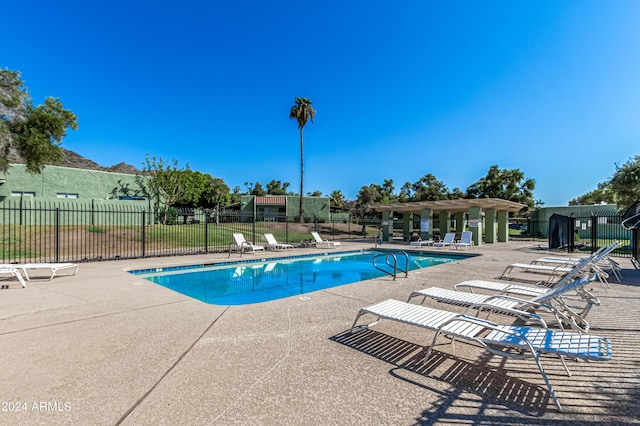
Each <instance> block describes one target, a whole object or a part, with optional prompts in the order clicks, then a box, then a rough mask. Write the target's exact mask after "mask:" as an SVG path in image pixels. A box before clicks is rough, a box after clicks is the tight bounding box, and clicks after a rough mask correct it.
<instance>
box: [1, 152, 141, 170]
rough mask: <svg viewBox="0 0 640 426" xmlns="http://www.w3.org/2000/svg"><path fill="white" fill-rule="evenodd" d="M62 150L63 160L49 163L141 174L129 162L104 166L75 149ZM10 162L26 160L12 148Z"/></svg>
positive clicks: (16, 162)
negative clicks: (76, 151)
mask: <svg viewBox="0 0 640 426" xmlns="http://www.w3.org/2000/svg"><path fill="white" fill-rule="evenodd" d="M60 149H61V150H62V161H60V163H57V164H53V163H47V164H50V165H52V166H63V167H72V168H74V169H86V170H99V171H103V172H113V173H126V174H129V175H136V174H139V173H140V171H139V170H138V169H136V168H135V167H134V166H132V165H131V164H127V163H124V162H122V163H118V164H116V165H114V166H111V167H103V166H101V165H100V164H98V163H96V162H95V161H92V160H89V159H87V158H84V157H83V156H81V155H79V154H76V153H75V152H73V151H69V150H68V149H64V148H62V147H61V148H60ZM8 158H9V162H10V163H15V164H24V163H25V161H24V160H23V159H22V157H20V155H18V153H17V152H16V151H15V150H11V152H10V153H9V155H8Z"/></svg>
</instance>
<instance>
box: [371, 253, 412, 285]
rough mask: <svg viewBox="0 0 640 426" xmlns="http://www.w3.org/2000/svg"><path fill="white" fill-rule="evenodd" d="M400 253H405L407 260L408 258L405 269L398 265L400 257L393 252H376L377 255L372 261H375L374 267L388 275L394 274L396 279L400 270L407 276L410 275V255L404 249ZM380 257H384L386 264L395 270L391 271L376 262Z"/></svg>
mask: <svg viewBox="0 0 640 426" xmlns="http://www.w3.org/2000/svg"><path fill="white" fill-rule="evenodd" d="M398 254H399V255H400V254H401V255H403V256H404V258H405V260H406V262H405V267H404V269H402V268H400V267H399V266H398V258H397V257H396V255H395V254H393V253H380V254H376V255H375V256H373V259H371V262H372V263H373V267H374V268H376V269H377V270H379V271H382V272H384V273H385V274H387V275H390V276H392V277H393V279H394V280H395V279H396V276H397V275H398V271H400V272H404V276H405V278H406V277H408V276H409V255H408V254H407V253H406V252H404V251H401V252H398ZM379 257H384V261H385V263H386V266H388V267H390V268H391V269H393V272H390V271H389V270H387V269H385V268H383V267H380V266H378V264H377V263H376V260H377V259H378V258H379Z"/></svg>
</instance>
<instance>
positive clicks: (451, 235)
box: [433, 232, 456, 248]
mask: <svg viewBox="0 0 640 426" xmlns="http://www.w3.org/2000/svg"><path fill="white" fill-rule="evenodd" d="M455 238H456V234H455V232H447V233H446V234H444V238H443V239H442V241H436V242H435V243H433V246H434V247H442V248H445V247H447V246H450V245H452V244H453V243H454V242H455V241H454V239H455Z"/></svg>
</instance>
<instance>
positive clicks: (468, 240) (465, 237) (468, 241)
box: [453, 231, 473, 250]
mask: <svg viewBox="0 0 640 426" xmlns="http://www.w3.org/2000/svg"><path fill="white" fill-rule="evenodd" d="M453 246H454V247H455V248H456V249H457V248H464V249H467V248H470V249H472V250H473V233H472V232H471V231H464V232H463V233H462V234H461V235H460V241H456V242H455V243H453Z"/></svg>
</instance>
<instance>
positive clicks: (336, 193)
mask: <svg viewBox="0 0 640 426" xmlns="http://www.w3.org/2000/svg"><path fill="white" fill-rule="evenodd" d="M329 197H330V198H331V205H332V206H336V207H342V205H343V204H344V195H342V192H341V191H340V190H339V189H334V190H333V191H331V195H329Z"/></svg>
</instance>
